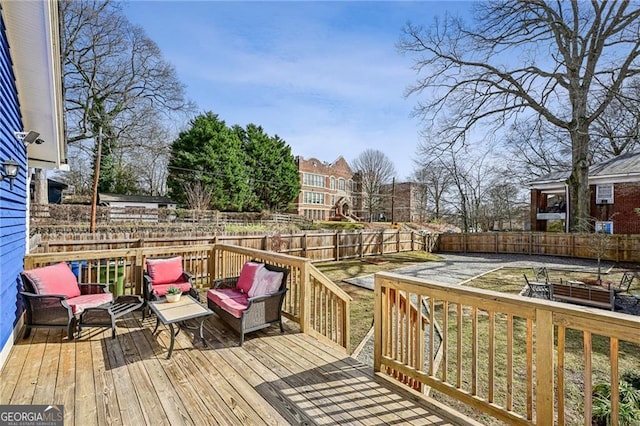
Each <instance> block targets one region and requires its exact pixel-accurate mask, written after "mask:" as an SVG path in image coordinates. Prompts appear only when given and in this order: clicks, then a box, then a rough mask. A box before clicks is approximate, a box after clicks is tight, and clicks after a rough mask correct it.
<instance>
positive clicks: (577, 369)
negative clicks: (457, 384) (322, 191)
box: [316, 252, 640, 425]
mask: <svg viewBox="0 0 640 426" xmlns="http://www.w3.org/2000/svg"><path fill="white" fill-rule="evenodd" d="M438 259H440V258H439V257H438V256H436V255H433V254H429V253H426V252H409V253H399V254H392V255H386V256H379V257H378V259H377V260H380V261H381V262H374V263H371V262H369V260H370V259H367V260H368V261H363V260H362V259H352V260H345V261H340V262H328V263H323V264H318V265H316V266H317V267H318V268H319V269H320V270H321V271H322V272H323V273H324V274H325V275H327V277H329V278H330V279H331V280H332V281H334V282H335V283H336V284H338V285H339V286H340V287H341V288H342V289H344V290H345V291H346V292H347V293H348V294H349V295H351V297H352V298H353V302H352V308H351V347H352V348H356V347H357V346H358V344H359V343H360V342H361V340H362V339H363V338H364V337H365V336H366V334H367V332H368V331H369V330H370V328H371V324H372V320H373V305H374V300H373V292H372V291H370V290H367V289H363V288H360V287H357V286H353V285H351V284H347V283H345V282H343V280H344V279H348V278H355V277H360V276H363V275H368V274H373V273H375V272H380V271H387V270H392V269H397V268H401V267H404V266H409V265H413V264H417V263H422V262H427V261H432V260H438ZM523 273H526V274H527V276H528V277H530V278H532V274H533V273H532V270H531V269H529V268H527V269H516V268H503V269H498V270H495V271H492V272H490V273H488V274H485V275H482V276H479V277H476V278H474V279H472V280H470V281H469V282H467V283H466V284H465V285H467V286H470V287H475V288H482V289H487V290H494V291H499V292H503V293H509V294H518V293H520V292H521V290H522V288H523V286H524V279H523V277H522V274H523ZM549 274H550V279H551V280H552V281H559V280H560V278H562V279H563V280H567V279H572V280H582V279H586V278H589V277H594V276H595V274H593V273H586V272H570V271H554V270H551V271H549ZM622 274H623V272H622V271H615V272H613V273H611V274H607V275H603V281H611V282H616V283H617V282H619V280H620V278H621V277H622ZM639 281H640V280H635V281H634V285H633V286H632V289H635V290H640V282H639ZM465 313H466V317H465V319H464V322H465V324H469V317H470V314H469V313H468V312H465ZM441 315H442V313H440V316H441ZM478 321H479V328H478V331H479V333H480V334H479V336H478V340H479V341H481V342H482V341H486V340H487V336H488V326H487V325H486V323H487V318H486V316H484V315H479V316H478ZM450 324H451V327H455V324H453V323H450ZM503 328H504V323H503V321H502V320H501V319H499V318H498V319H497V320H496V335H497V336H504V335H505V334H506V332H502V329H503ZM451 331H453V330H451ZM469 334H470V333H465V335H469ZM450 335H455V333H452V334H450ZM566 338H567V341H566V356H565V377H566V385H565V387H566V398H567V399H566V407H567V409H566V416H567V424H584V420H583V419H582V415H583V412H582V403H583V395H584V387H583V372H584V354H583V350H582V348H583V335H582V333H581V332H579V331H576V330H567V335H566ZM465 339H466V337H465ZM514 339H515V341H516V342H523V341H526V327H525V325H524V321H522V320H517V321H516V322H515V323H514ZM500 340H501V339H497V341H496V363H497V365H500V364H502V365H505V364H506V356H505V355H501V354H500V353H501V352H504V347H505V342H503V341H500ZM453 345H454V343H453V342H450V347H452V346H453ZM463 347H464V348H469V347H470V342H463ZM592 359H593V371H594V375H595V377H596V380H595V382H598V381H603V382H604V381H607V380H608V377H609V376H608V375H609V339H608V338H605V337H601V336H593V341H592ZM477 361H478V365H479V366H480V370H479V374H480V376H479V380H478V385H479V386H486V383H487V380H486V378H487V374H486V369H485V371H482V367H481V366H483V365H484V366H486V365H487V364H486V363H487V354H486V353H484V354H482V353H481V354H480V357H479V359H478V360H477ZM619 363H620V372H621V374H622V373H624V372H626V371H631V370H634V369H637V366H638V365H640V349H639V348H638V347H637V346H636V345H632V344H628V343H625V342H621V344H620V356H619ZM525 368H526V356H525V347H524V345H520V346H517V347H515V348H514V369H515V370H514V374H516V377H518V376H519V373H523V372H524V369H525ZM503 370H504V369H502V370H501V369H500V368H496V373H495V378H496V387H498V386H499V382H500V381H502V382H503V383H504V381H505V380H506V379H505V377H504V371H503ZM462 372H463V377H462V381H463V382H466V383H469V382H470V368H463V369H462ZM449 373H450V377H455V366H454V365H449ZM514 386H515V387H518V389H514V395H515V397H516V400H514V405H516V406H520V407H522V406H523V404H525V400H524V396H525V394H526V390H525V389H524V384H522V383H518V381H517V380H516V383H514ZM520 387H521V388H522V389H520ZM478 393H479V394H483V393H484V394H486V389H479V390H478ZM433 396H434V397H436V398H437V399H440V400H441V401H442V402H445V403H446V404H447V405H450V406H452V407H455V408H456V409H457V410H458V411H460V412H463V413H465V414H467V415H469V416H471V417H474V418H476V420H478V421H481V422H482V423H484V424H489V425H497V424H502V423H501V422H499V421H497V420H496V419H494V418H493V417H491V416H488V415H485V414H482V413H478V412H472V411H471V410H470V409H469V407H468V406H466V405H464V404H461V403H459V402H457V401H455V400H452V399H449V398H447V397H444V396H440V395H438V396H436V395H435V394H434V395H433ZM496 402H500V401H496Z"/></svg>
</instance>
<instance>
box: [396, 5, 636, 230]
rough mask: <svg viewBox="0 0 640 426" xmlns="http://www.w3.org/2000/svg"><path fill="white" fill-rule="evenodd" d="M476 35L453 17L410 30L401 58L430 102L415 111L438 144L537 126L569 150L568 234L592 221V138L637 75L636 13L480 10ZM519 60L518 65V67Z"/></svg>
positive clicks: (632, 9) (626, 9) (618, 8)
mask: <svg viewBox="0 0 640 426" xmlns="http://www.w3.org/2000/svg"><path fill="white" fill-rule="evenodd" d="M474 16H475V18H476V22H477V25H476V26H475V27H470V26H467V25H466V24H465V23H464V22H463V21H462V20H460V19H457V18H454V17H450V16H447V17H445V19H444V20H442V21H436V22H435V24H434V25H433V27H432V28H431V29H429V30H425V29H423V28H422V27H419V26H415V25H412V24H408V25H407V26H406V27H405V30H404V35H403V37H402V38H401V40H400V43H399V48H400V50H401V51H404V52H407V53H410V54H414V55H415V57H416V59H415V69H416V70H417V71H418V72H419V73H421V77H420V79H419V80H418V83H417V84H416V85H415V86H413V87H411V88H409V90H408V94H420V93H429V96H430V97H429V98H428V99H427V100H426V101H424V102H421V103H420V104H419V105H418V106H417V108H416V114H417V115H418V116H420V117H421V118H422V119H423V120H424V121H425V124H426V125H427V126H428V127H438V128H439V129H441V132H440V136H441V140H443V141H446V142H447V143H450V144H458V143H462V144H464V143H465V137H467V133H468V132H469V131H470V130H471V129H474V128H477V127H478V126H480V125H482V124H486V125H487V126H488V128H487V129H486V130H487V131H489V132H490V133H491V130H496V129H500V128H502V127H503V126H504V125H505V124H508V123H512V122H517V121H519V120H522V119H531V118H532V117H537V116H541V117H542V118H543V119H544V120H546V121H547V122H549V123H550V124H551V125H553V126H555V127H557V128H559V129H563V130H565V131H566V132H567V133H568V135H569V136H570V140H571V165H572V170H571V174H570V177H569V178H568V180H567V183H568V185H569V191H570V203H571V211H572V212H574V214H573V215H572V217H571V218H570V226H571V229H572V230H574V231H575V230H577V229H578V221H579V220H580V219H584V218H586V217H587V216H588V215H589V186H588V168H589V159H590V130H591V126H592V124H593V123H594V121H595V120H596V119H597V118H598V117H599V116H600V115H601V114H602V113H603V112H604V111H605V110H606V108H607V107H608V106H609V105H610V104H611V103H612V101H613V99H614V98H615V97H616V96H617V94H618V93H620V90H621V88H622V87H623V83H624V81H625V79H627V78H629V77H633V76H635V75H637V74H638V73H639V71H640V69H639V68H638V60H637V58H638V57H639V56H640V38H639V37H638V33H639V31H640V19H639V18H640V8H638V4H637V3H631V2H629V1H617V2H613V1H612V2H598V1H591V2H578V1H571V2H561V1H556V2H551V1H544V0H536V1H525V0H520V1H513V0H495V1H487V2H481V3H478V6H477V8H476V10H475V15H474ZM513 58H516V59H515V60H514V59H513Z"/></svg>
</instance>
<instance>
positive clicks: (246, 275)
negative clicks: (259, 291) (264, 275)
mask: <svg viewBox="0 0 640 426" xmlns="http://www.w3.org/2000/svg"><path fill="white" fill-rule="evenodd" d="M262 268H264V263H257V262H247V263H245V264H244V265H242V271H240V276H239V277H238V282H237V283H236V288H237V289H238V290H240V291H241V292H242V293H249V290H251V286H252V285H253V282H254V281H255V277H256V273H257V272H258V271H260V270H261V269H262Z"/></svg>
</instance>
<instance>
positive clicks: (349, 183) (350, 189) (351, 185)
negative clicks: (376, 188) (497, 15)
mask: <svg viewBox="0 0 640 426" xmlns="http://www.w3.org/2000/svg"><path fill="white" fill-rule="evenodd" d="M348 187H349V192H353V181H352V180H351V179H349V181H348Z"/></svg>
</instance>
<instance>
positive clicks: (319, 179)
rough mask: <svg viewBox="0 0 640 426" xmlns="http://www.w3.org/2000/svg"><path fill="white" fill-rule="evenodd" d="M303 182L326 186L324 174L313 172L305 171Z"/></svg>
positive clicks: (304, 183) (320, 186)
mask: <svg viewBox="0 0 640 426" xmlns="http://www.w3.org/2000/svg"><path fill="white" fill-rule="evenodd" d="M302 184H303V185H304V186H316V187H319V188H324V176H322V175H315V174H313V173H305V174H303V175H302Z"/></svg>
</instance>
